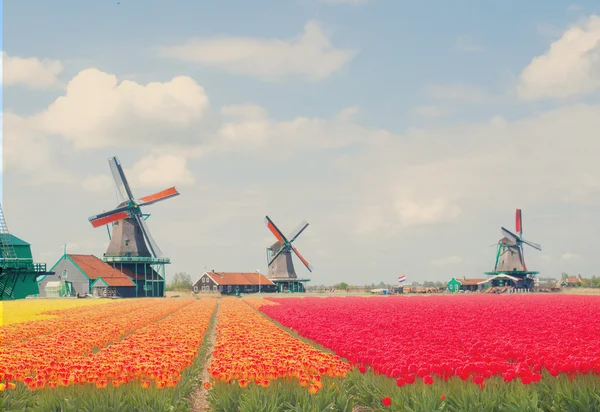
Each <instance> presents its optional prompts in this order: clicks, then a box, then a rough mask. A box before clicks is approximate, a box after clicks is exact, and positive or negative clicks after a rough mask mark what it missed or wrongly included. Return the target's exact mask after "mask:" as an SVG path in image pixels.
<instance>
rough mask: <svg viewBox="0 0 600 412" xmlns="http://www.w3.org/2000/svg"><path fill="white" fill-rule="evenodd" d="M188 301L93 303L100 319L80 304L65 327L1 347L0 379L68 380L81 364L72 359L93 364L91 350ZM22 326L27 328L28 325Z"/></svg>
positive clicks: (157, 318)
mask: <svg viewBox="0 0 600 412" xmlns="http://www.w3.org/2000/svg"><path fill="white" fill-rule="evenodd" d="M192 303H193V300H190V299H186V300H168V301H165V300H160V301H159V300H153V299H140V300H135V301H128V302H124V303H123V304H121V305H102V306H98V307H97V311H98V312H99V313H100V314H101V315H103V316H101V317H98V316H96V315H98V313H95V314H94V315H93V316H92V314H90V313H88V311H86V310H83V309H84V308H82V312H83V313H79V314H73V313H71V317H70V319H69V321H67V322H65V324H66V325H68V328H65V327H58V328H57V330H55V331H53V332H51V333H49V334H47V335H38V336H33V337H31V338H29V339H27V340H24V341H19V342H16V343H13V344H11V345H3V346H1V347H0V381H2V380H5V381H12V380H16V381H23V382H25V383H26V384H28V386H29V387H30V388H35V387H36V386H44V385H45V384H46V382H48V381H60V379H67V378H69V379H70V377H71V375H72V373H73V371H75V370H77V368H81V367H82V364H81V362H78V363H74V362H73V361H72V360H73V359H74V358H75V357H81V356H84V357H88V360H87V362H86V364H94V355H93V352H95V351H98V350H100V349H102V348H104V347H106V346H107V345H108V344H109V343H115V342H117V341H119V340H120V339H122V338H123V336H125V335H128V334H131V333H132V332H134V331H136V330H137V329H140V328H142V327H144V326H146V325H149V324H152V323H153V322H156V321H158V320H160V319H162V318H164V317H166V316H168V315H170V314H172V313H174V312H176V311H178V310H180V309H182V308H184V307H185V306H188V305H190V304H192ZM86 309H87V308H86ZM52 320H53V319H49V320H47V321H48V322H50V321H52ZM21 325H22V326H23V327H27V325H28V323H23V324H21ZM63 326H64V325H63ZM32 382H33V383H35V385H34V384H31V383H32Z"/></svg>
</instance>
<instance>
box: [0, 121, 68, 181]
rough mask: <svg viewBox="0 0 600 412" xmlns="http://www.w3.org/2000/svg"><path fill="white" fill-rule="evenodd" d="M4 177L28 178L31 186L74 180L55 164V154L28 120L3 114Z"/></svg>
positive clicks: (51, 145)
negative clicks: (23, 176)
mask: <svg viewBox="0 0 600 412" xmlns="http://www.w3.org/2000/svg"><path fill="white" fill-rule="evenodd" d="M2 128H3V133H2V174H3V177H4V178H6V177H7V175H8V176H17V175H19V176H22V175H25V176H27V177H28V180H29V183H33V184H35V185H40V184H44V183H56V182H60V183H65V182H70V181H72V180H73V177H72V176H70V175H69V174H68V173H66V172H65V171H64V170H63V167H62V165H61V164H60V162H56V159H57V158H58V157H57V156H56V150H55V147H54V146H53V144H52V143H53V142H51V141H50V140H49V139H48V138H47V137H46V136H44V135H43V134H42V133H40V132H39V131H38V130H37V129H36V128H35V127H33V126H32V124H31V122H29V121H28V120H27V119H26V118H23V117H21V116H18V115H16V114H13V113H3V114H2Z"/></svg>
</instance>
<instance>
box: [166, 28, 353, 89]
mask: <svg viewBox="0 0 600 412" xmlns="http://www.w3.org/2000/svg"><path fill="white" fill-rule="evenodd" d="M159 51H160V54H161V55H162V56H164V57H170V58H174V59H177V60H181V61H190V62H196V63H199V64H201V65H204V66H208V67H214V68H219V69H223V70H226V71H228V72H230V73H234V74H244V75H248V76H255V77H259V78H262V79H270V80H272V79H280V78H282V77H285V76H301V77H305V78H308V79H310V80H322V79H325V78H327V77H329V76H330V75H331V74H333V73H334V72H336V71H338V70H340V69H341V68H342V67H343V66H344V65H345V64H346V63H348V62H349V61H350V60H351V59H352V58H354V56H355V55H356V54H357V52H356V51H354V50H344V49H338V48H336V47H335V46H333V45H332V43H331V40H330V39H329V37H328V36H327V35H326V34H325V33H324V32H323V29H322V28H321V26H320V25H319V24H318V23H316V22H314V21H309V22H308V23H306V25H305V26H304V32H303V33H302V34H300V35H299V36H297V37H296V38H293V39H285V40H281V39H264V38H251V37H234V36H231V37H226V36H221V37H213V38H196V39H190V40H189V41H187V42H186V43H184V44H181V45H177V46H170V47H161V48H160V50H159Z"/></svg>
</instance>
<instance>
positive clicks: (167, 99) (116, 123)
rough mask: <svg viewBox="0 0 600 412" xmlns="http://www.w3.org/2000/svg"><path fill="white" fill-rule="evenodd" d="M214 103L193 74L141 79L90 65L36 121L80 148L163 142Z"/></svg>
mask: <svg viewBox="0 0 600 412" xmlns="http://www.w3.org/2000/svg"><path fill="white" fill-rule="evenodd" d="M207 108H208V98H207V96H206V93H205V92H204V89H203V88H202V87H201V86H200V85H198V84H197V83H196V82H195V81H194V80H192V79H191V78H189V77H185V76H179V77H175V78H173V79H172V80H170V81H168V82H165V83H158V82H153V83H148V84H146V85H141V84H138V83H136V82H133V81H129V80H126V81H122V82H120V83H119V82H118V80H117V77H116V76H114V75H110V74H107V73H104V72H102V71H100V70H97V69H86V70H83V71H81V72H79V74H77V75H76V76H75V77H74V78H73V79H72V80H71V81H70V82H69V84H68V85H67V90H66V93H65V95H63V96H60V97H58V98H57V99H56V100H55V101H54V102H53V103H52V104H50V106H49V107H48V109H47V110H45V111H44V112H43V113H41V114H39V115H37V116H36V117H35V118H34V119H32V121H34V122H35V123H36V126H37V127H38V128H39V129H40V130H42V131H44V132H46V133H49V134H55V135H59V136H61V137H63V138H64V139H66V140H67V141H70V142H72V143H73V144H74V145H75V146H76V147H77V148H82V149H83V148H85V149H92V148H101V147H114V146H118V147H125V146H137V145H140V144H150V143H157V142H159V143H162V142H165V137H166V136H173V134H175V133H178V132H181V131H182V130H187V129H189V128H190V127H191V126H193V125H195V124H197V123H198V122H199V121H200V120H201V119H202V117H203V115H204V113H205V111H206V110H207Z"/></svg>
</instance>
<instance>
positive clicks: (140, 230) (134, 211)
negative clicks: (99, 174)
mask: <svg viewBox="0 0 600 412" xmlns="http://www.w3.org/2000/svg"><path fill="white" fill-rule="evenodd" d="M108 164H109V167H110V171H111V173H112V176H113V179H114V181H115V186H116V188H117V194H118V197H119V199H120V204H119V206H118V207H117V208H115V209H113V210H111V211H108V212H104V213H100V214H98V215H95V216H92V217H90V218H89V221H90V223H91V224H92V226H93V227H99V226H104V225H107V224H110V223H112V224H113V228H112V236H110V244H109V245H108V249H107V250H106V253H105V255H106V256H107V257H131V256H138V257H150V256H153V257H161V256H162V251H161V250H160V249H159V247H158V245H157V244H156V241H155V240H154V238H153V237H152V234H151V233H150V230H149V229H148V226H147V224H146V222H145V216H146V215H143V214H142V211H141V208H140V206H148V205H151V204H153V203H156V202H160V201H163V200H166V199H170V198H172V197H175V196H178V195H179V192H178V191H177V189H176V188H175V187H170V188H168V189H165V190H162V191H160V192H157V193H154V194H152V195H149V196H144V197H142V198H140V199H138V200H136V198H135V197H134V196H133V193H132V191H131V188H130V187H129V183H128V182H127V177H126V176H125V172H124V171H123V168H122V167H121V162H120V161H119V159H118V158H117V157H111V158H110V159H109V160H108Z"/></svg>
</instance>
